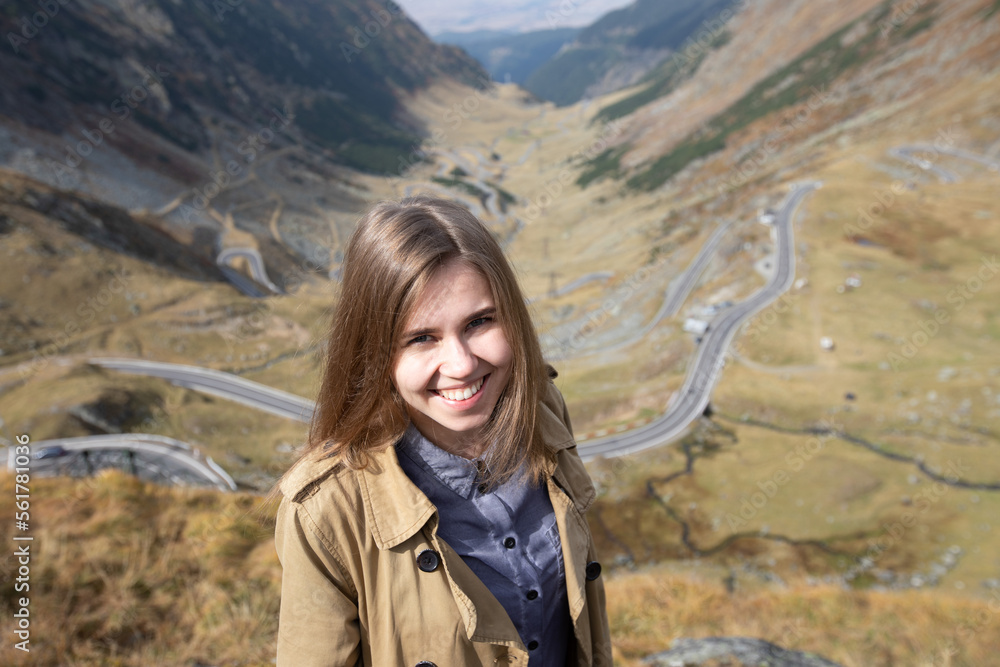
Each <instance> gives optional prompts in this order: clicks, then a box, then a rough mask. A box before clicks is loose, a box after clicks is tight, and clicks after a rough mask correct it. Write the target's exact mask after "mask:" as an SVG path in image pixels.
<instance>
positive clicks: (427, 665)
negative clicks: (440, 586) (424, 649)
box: [417, 552, 437, 667]
mask: <svg viewBox="0 0 1000 667" xmlns="http://www.w3.org/2000/svg"><path fill="white" fill-rule="evenodd" d="M432 553H433V552H432ZM417 667H437V665H435V664H434V663H433V662H431V661H430V660H421V661H420V662H418V663H417Z"/></svg>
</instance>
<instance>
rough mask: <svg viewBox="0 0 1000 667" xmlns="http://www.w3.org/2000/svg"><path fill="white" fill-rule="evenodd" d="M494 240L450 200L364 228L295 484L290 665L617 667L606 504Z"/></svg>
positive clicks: (285, 491) (369, 221)
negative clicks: (605, 566)
mask: <svg viewBox="0 0 1000 667" xmlns="http://www.w3.org/2000/svg"><path fill="white" fill-rule="evenodd" d="M554 376H555V372H554V371H552V370H551V368H550V367H547V366H546V365H545V363H544V361H543V360H542V355H541V350H540V348H539V344H538V338H537V335H536V334H535V331H534V328H533V326H532V323H531V320H530V318H529V315H528V311H527V309H526V307H525V302H524V298H523V296H522V294H521V291H520V288H519V287H518V285H517V281H516V278H515V277H514V274H513V271H512V270H511V268H510V266H509V264H508V263H507V260H506V259H505V258H504V256H503V252H502V251H501V249H500V247H499V245H498V244H497V242H496V240H495V239H494V237H493V235H492V234H491V233H490V231H489V230H488V229H487V228H486V227H485V226H484V225H483V224H482V223H481V222H480V221H479V220H478V219H476V218H475V216H473V215H472V214H470V213H469V212H468V211H467V210H466V209H465V208H463V207H461V206H459V205H457V204H455V203H452V202H449V201H447V200H442V199H431V198H412V199H404V200H402V201H401V202H398V203H397V202H386V203H382V204H379V205H377V206H375V207H374V208H373V209H371V210H370V211H369V212H368V213H367V214H366V215H365V216H364V217H363V218H362V219H361V220H360V221H359V223H358V226H357V229H356V230H355V232H354V234H353V235H352V237H351V239H350V242H349V243H348V247H347V251H346V254H345V259H344V265H343V284H342V291H341V297H340V302H339V304H338V305H337V307H336V309H335V311H334V316H333V321H332V325H331V328H330V332H329V339H328V345H327V351H326V362H325V368H324V372H323V381H322V388H321V389H320V392H319V398H318V401H317V407H316V412H315V414H314V417H313V423H312V426H311V429H310V437H309V443H308V446H307V448H306V451H305V452H304V453H303V455H302V457H301V459H300V460H299V461H298V462H297V463H296V464H295V465H294V466H293V467H292V469H291V470H289V472H288V473H287V474H286V475H285V476H284V477H283V478H282V480H281V482H280V485H279V486H280V491H281V496H282V500H281V505H280V507H279V510H278V516H277V526H276V531H275V544H276V546H277V551H278V556H279V558H280V560H281V564H282V567H283V577H282V590H281V614H280V621H279V631H278V660H277V662H278V665H279V666H288V667H291V666H294V667H306V666H309V665H337V666H341V665H371V666H374V667H390V666H391V667H395V666H397V665H402V666H414V665H416V666H420V667H428V666H432V665H437V666H438V667H464V666H471V665H519V666H522V667H523V666H525V665H530V667H550V666H553V665H557V666H562V665H610V664H611V645H610V637H609V632H608V621H607V617H606V613H605V604H604V588H603V583H602V580H601V577H600V574H601V566H600V564H599V563H598V562H597V560H596V556H595V552H594V543H593V540H592V538H591V534H590V530H589V528H588V525H587V521H586V519H585V517H584V513H585V512H586V510H587V508H588V507H589V506H590V504H591V503H592V502H593V500H594V488H593V486H592V484H591V482H590V478H589V477H588V475H587V472H586V470H585V469H584V467H583V464H582V462H581V461H580V458H579V456H578V455H577V453H576V445H575V443H574V441H573V436H572V432H571V427H570V421H569V415H568V413H567V411H566V405H565V403H564V401H563V398H562V395H561V394H560V393H559V391H558V390H557V389H556V388H555V385H553V384H552V382H551V378H552V377H554Z"/></svg>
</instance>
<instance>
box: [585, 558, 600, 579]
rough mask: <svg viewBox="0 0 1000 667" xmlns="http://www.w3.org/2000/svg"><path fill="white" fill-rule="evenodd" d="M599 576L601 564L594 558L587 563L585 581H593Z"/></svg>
mask: <svg viewBox="0 0 1000 667" xmlns="http://www.w3.org/2000/svg"><path fill="white" fill-rule="evenodd" d="M599 576H601V564H600V563H598V562H597V561H596V560H592V561H590V562H589V563H587V581H593V580H594V579H597V578H598V577H599Z"/></svg>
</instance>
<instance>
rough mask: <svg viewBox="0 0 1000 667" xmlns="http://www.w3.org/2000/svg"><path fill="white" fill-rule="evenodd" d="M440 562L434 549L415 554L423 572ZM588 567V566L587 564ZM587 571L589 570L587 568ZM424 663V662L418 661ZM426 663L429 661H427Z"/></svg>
mask: <svg viewBox="0 0 1000 667" xmlns="http://www.w3.org/2000/svg"><path fill="white" fill-rule="evenodd" d="M440 563H441V559H440V558H439V557H438V555H437V552H436V551H431V550H430V549H424V550H423V551H421V552H420V555H418V556H417V567H419V568H420V569H421V570H423V571H424V572H433V571H434V570H436V569H438V565H439V564H440ZM588 567H590V566H589V565H588ZM588 572H589V570H588ZM420 664H424V663H420ZM427 664H428V665H429V664H431V663H429V662H428V663H427Z"/></svg>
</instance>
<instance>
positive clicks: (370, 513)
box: [357, 387, 596, 549]
mask: <svg viewBox="0 0 1000 667" xmlns="http://www.w3.org/2000/svg"><path fill="white" fill-rule="evenodd" d="M551 390H552V391H556V393H558V392H557V390H555V388H554V387H552V388H551ZM560 402H561V397H560ZM538 420H539V427H540V429H541V435H542V441H543V442H544V443H545V446H546V447H547V448H548V449H549V450H550V451H551V452H552V453H553V454H554V455H555V456H554V458H555V461H554V462H552V463H550V465H549V466H548V470H547V472H548V473H549V474H550V475H551V476H552V477H553V478H554V479H555V481H556V482H557V483H558V485H559V486H560V487H561V488H562V489H563V490H564V491H565V492H566V493H567V495H569V497H570V498H571V499H572V500H573V502H574V503H575V504H576V506H577V508H578V509H579V510H580V511H581V512H584V511H586V509H587V508H588V507H589V506H590V504H591V503H592V502H593V501H594V497H595V495H596V494H595V492H594V487H593V485H592V484H591V483H590V480H589V478H588V477H587V475H586V471H585V470H583V464H582V463H581V462H580V459H579V457H576V456H572V454H569V452H567V451H566V450H568V449H569V448H571V447H575V446H576V443H575V442H574V440H573V434H572V433H570V431H569V429H568V428H567V426H566V424H565V423H564V422H563V420H562V418H561V416H557V415H556V413H555V412H554V411H553V410H552V408H551V407H550V405H549V401H548V400H545V401H543V402H542V403H541V404H540V405H539V410H538ZM568 456H569V457H572V458H573V459H575V460H576V463H577V464H578V465H579V467H580V470H575V469H574V466H573V465H572V463H571V462H570V461H569V459H568V458H567V457H568ZM371 460H372V463H373V464H374V465H371V466H369V467H367V468H365V469H364V470H361V471H359V472H358V473H357V475H358V482H359V486H360V487H361V494H362V498H363V500H364V506H365V515H366V519H367V520H368V523H369V525H370V526H372V533H373V536H374V538H375V543H376V544H377V545H378V547H379V548H380V549H391V548H392V547H394V546H396V545H398V544H400V543H402V542H404V541H406V540H407V539H409V538H410V537H412V536H413V535H414V534H415V533H416V532H417V531H418V530H420V529H421V528H422V527H423V526H424V524H426V523H427V522H428V521H429V520H430V519H431V517H433V516H435V515H436V513H437V508H435V506H434V504H433V503H431V501H430V500H429V499H428V498H427V496H426V495H424V493H423V492H422V491H421V490H420V489H419V488H417V485H416V484H414V483H413V482H412V481H410V478H409V477H407V475H406V473H405V472H403V469H402V468H401V467H400V465H399V459H398V458H397V454H396V448H395V447H387V448H385V449H384V450H382V451H379V452H373V453H372V454H371ZM581 471H582V472H583V475H582V476H581V475H580V474H579V473H580V472H581ZM432 531H433V532H435V533H436V532H437V524H436V522H435V523H434V525H433V526H432Z"/></svg>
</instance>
